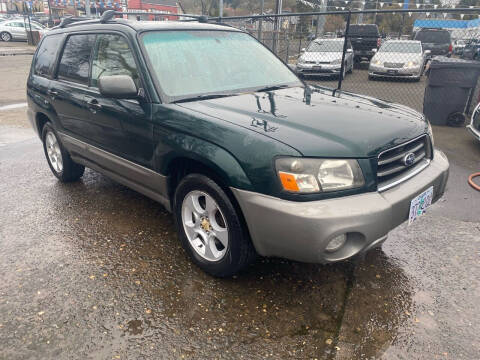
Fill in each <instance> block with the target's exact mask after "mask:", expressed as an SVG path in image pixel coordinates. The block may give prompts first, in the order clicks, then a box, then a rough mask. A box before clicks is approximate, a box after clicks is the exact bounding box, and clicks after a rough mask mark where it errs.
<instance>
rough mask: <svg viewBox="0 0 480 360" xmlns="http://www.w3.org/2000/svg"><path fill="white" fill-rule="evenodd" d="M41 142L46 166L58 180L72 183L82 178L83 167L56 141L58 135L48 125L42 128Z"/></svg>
mask: <svg viewBox="0 0 480 360" xmlns="http://www.w3.org/2000/svg"><path fill="white" fill-rule="evenodd" d="M42 142H43V151H44V153H45V157H46V158H47V162H48V166H50V170H51V171H52V173H53V175H55V176H56V177H57V178H58V180H60V181H61V182H72V181H76V180H78V179H80V178H81V177H82V175H83V173H84V171H85V167H84V166H82V165H80V164H77V163H76V162H74V161H73V160H72V158H71V157H70V155H69V154H68V152H67V151H66V150H65V148H64V147H63V146H62V144H61V143H60V141H59V140H58V134H57V132H56V131H55V130H54V129H53V126H52V125H51V124H50V123H46V124H45V125H44V126H43V130H42Z"/></svg>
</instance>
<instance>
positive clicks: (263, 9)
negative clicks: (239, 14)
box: [257, 0, 265, 42]
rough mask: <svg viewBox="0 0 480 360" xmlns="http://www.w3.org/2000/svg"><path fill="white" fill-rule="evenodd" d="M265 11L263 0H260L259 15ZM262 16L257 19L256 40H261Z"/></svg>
mask: <svg viewBox="0 0 480 360" xmlns="http://www.w3.org/2000/svg"><path fill="white" fill-rule="evenodd" d="M264 11H265V0H261V2H260V15H263V12H264ZM262 28H263V18H260V19H258V35H257V38H258V41H260V42H262V31H263V29H262Z"/></svg>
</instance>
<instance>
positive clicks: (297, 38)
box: [213, 8, 480, 114]
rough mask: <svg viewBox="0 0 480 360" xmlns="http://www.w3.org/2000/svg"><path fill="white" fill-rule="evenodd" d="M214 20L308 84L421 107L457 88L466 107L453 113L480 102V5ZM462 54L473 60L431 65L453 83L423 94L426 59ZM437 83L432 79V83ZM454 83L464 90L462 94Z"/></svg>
mask: <svg viewBox="0 0 480 360" xmlns="http://www.w3.org/2000/svg"><path fill="white" fill-rule="evenodd" d="M215 20H216V21H218V22H221V23H224V24H226V25H229V26H233V27H236V28H239V29H242V30H244V31H247V32H249V33H250V34H251V35H253V36H254V37H256V38H257V39H258V40H260V41H261V42H262V43H263V44H265V45H266V46H267V47H269V48H270V49H271V50H272V51H273V52H274V53H276V54H277V55H278V56H279V57H280V58H281V59H282V60H283V61H285V63H287V64H288V65H289V66H290V67H291V68H292V69H294V71H296V72H297V74H298V75H299V76H300V77H302V78H303V79H304V80H305V81H306V82H307V83H310V84H315V85H320V86H323V87H327V88H331V89H332V90H335V91H350V92H354V93H358V94H362V95H367V96H372V97H376V98H380V99H384V100H388V101H391V102H396V103H400V104H403V105H406V106H409V107H412V108H413V109H415V110H418V111H421V112H423V111H424V99H426V97H425V96H426V95H428V96H430V98H429V99H428V101H429V104H430V105H429V106H432V105H431V104H432V103H433V104H434V105H433V106H436V105H435V104H437V103H439V104H442V103H445V102H448V101H451V99H452V92H453V93H455V91H456V93H455V94H456V95H454V97H455V99H456V100H455V101H456V102H463V109H460V108H459V106H460V104H458V105H457V106H456V108H455V109H454V112H463V113H465V114H469V113H471V111H472V109H473V107H474V106H475V105H476V104H477V103H478V102H479V89H480V86H479V85H480V84H477V83H475V84H473V85H472V79H471V78H472V76H476V75H475V74H477V73H478V72H476V71H473V70H472V69H473V68H475V66H480V9H479V8H468V9H439V8H435V9H430V10H425V9H400V10H366V11H333V12H312V13H296V14H281V15H273V14H271V15H253V16H242V17H227V18H221V19H219V18H217V19H213V21H215ZM462 59H463V60H468V61H470V62H473V64H472V65H471V66H472V67H471V68H469V66H470V65H468V66H466V67H465V64H462V65H461V66H462V67H461V69H460V70H458V69H457V70H456V71H453V72H452V71H450V72H449V70H448V66H447V67H445V66H444V67H443V68H442V69H443V70H442V71H443V72H442V73H439V71H440V70H436V74H437V75H436V77H444V76H446V77H448V76H450V78H451V77H452V76H453V77H455V79H453V80H455V81H449V82H447V83H445V85H444V89H443V92H442V91H436V92H434V93H432V92H431V91H430V92H429V91H427V92H426V87H428V84H429V76H430V74H431V73H432V69H433V68H434V67H435V66H433V65H432V66H431V64H433V63H437V62H440V63H442V62H445V61H448V62H449V64H450V65H449V66H450V69H451V68H456V67H458V66H457V65H458V63H459V62H462ZM477 61H478V64H476V62H477ZM431 68H432V69H431ZM465 74H466V75H465ZM469 74H470V75H469ZM465 76H466V77H465ZM450 80H452V79H450ZM475 80H476V79H475ZM430 83H431V82H430ZM439 84H440V83H439V82H438V80H437V81H436V86H437V87H438V86H439ZM454 88H461V89H463V90H462V91H460V92H461V93H462V94H463V95H460V94H459V93H458V91H457V90H458V89H457V90H455V89H454ZM432 96H433V97H434V99H433V100H432V99H431V97H432ZM428 101H427V102H428ZM427 102H425V104H426V105H427Z"/></svg>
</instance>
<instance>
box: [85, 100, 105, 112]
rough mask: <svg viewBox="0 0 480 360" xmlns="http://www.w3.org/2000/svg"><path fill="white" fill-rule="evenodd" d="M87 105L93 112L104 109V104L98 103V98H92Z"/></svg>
mask: <svg viewBox="0 0 480 360" xmlns="http://www.w3.org/2000/svg"><path fill="white" fill-rule="evenodd" d="M87 106H88V108H89V109H90V111H92V112H93V113H95V112H97V111H98V110H101V109H102V105H100V104H99V103H98V100H97V99H92V100H90V101H89V102H87Z"/></svg>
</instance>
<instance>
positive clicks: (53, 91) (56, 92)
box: [47, 89, 58, 98]
mask: <svg viewBox="0 0 480 360" xmlns="http://www.w3.org/2000/svg"><path fill="white" fill-rule="evenodd" d="M47 94H48V95H50V96H51V97H52V98H55V97H56V96H58V91H55V90H51V89H48V90H47Z"/></svg>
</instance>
